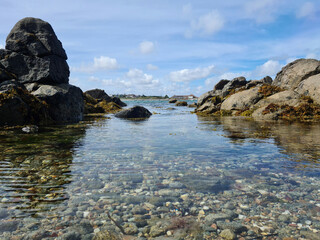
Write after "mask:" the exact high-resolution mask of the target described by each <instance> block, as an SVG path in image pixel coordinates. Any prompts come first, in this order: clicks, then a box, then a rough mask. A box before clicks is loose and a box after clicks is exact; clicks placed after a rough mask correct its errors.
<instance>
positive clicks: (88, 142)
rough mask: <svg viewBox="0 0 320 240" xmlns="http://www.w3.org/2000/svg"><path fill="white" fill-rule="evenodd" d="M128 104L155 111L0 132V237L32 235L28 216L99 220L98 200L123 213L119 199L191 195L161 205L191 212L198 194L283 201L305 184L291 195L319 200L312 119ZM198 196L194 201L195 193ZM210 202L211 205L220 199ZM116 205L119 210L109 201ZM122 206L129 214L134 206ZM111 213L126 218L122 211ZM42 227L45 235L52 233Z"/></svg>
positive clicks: (318, 135)
mask: <svg viewBox="0 0 320 240" xmlns="http://www.w3.org/2000/svg"><path fill="white" fill-rule="evenodd" d="M127 103H128V105H129V106H128V107H130V106H133V105H136V104H139V105H143V106H145V107H146V108H148V109H149V110H150V111H151V112H153V113H154V114H153V116H151V117H150V119H148V120H144V121H130V120H122V119H116V118H115V117H114V116H112V115H110V118H107V119H105V118H103V119H98V120H87V121H85V122H84V123H82V124H80V125H70V126H58V127H46V128H41V129H40V132H39V133H37V134H30V135H27V134H23V133H21V132H19V131H4V130H3V131H0V236H1V234H3V236H9V235H10V234H13V235H14V234H20V235H23V234H24V233H25V234H27V233H28V234H30V232H32V231H36V230H38V229H39V226H38V227H36V228H35V229H31V228H30V227H28V223H30V222H32V221H33V220H34V219H46V221H47V222H45V220H43V222H42V223H41V227H42V228H45V229H47V230H48V231H49V232H50V231H52V229H50V224H52V222H50V221H49V220H48V219H52V221H53V222H54V221H61V219H68V221H71V220H72V221H73V223H76V222H77V221H80V220H81V219H85V218H87V219H91V220H95V221H96V225H97V226H101V225H103V224H105V221H106V219H107V217H106V216H104V217H101V214H103V211H100V210H101V204H100V205H99V207H97V206H95V203H97V202H99V203H102V202H103V201H104V202H103V203H104V205H106V204H109V205H110V207H108V208H107V209H108V210H109V212H113V211H118V212H119V210H120V212H121V209H122V208H121V207H123V206H124V204H122V203H127V205H129V204H137V205H140V206H141V205H142V204H143V203H144V202H148V201H149V200H150V199H152V198H154V197H155V196H160V197H162V195H163V196H165V197H166V202H168V201H169V202H170V200H172V199H173V200H174V201H180V202H181V201H182V200H181V198H179V196H180V195H183V194H186V193H187V194H190V199H191V202H190V204H189V205H188V208H189V209H186V207H183V206H181V207H180V208H178V207H173V208H172V209H170V207H168V208H169V210H170V211H169V210H168V211H169V212H170V213H175V214H176V215H179V214H180V215H183V214H185V213H186V212H188V214H190V211H191V210H190V209H191V208H192V207H195V208H197V210H196V212H195V213H194V215H195V216H197V217H198V216H199V214H201V212H200V211H201V207H203V205H206V204H204V203H201V204H200V203H199V205H197V204H198V202H203V201H202V200H201V198H202V199H205V200H206V199H210V198H209V197H208V198H206V197H207V196H213V197H219V196H220V195H219V194H227V193H228V192H232V191H238V190H239V189H241V191H242V192H243V193H247V194H249V193H252V192H254V191H255V193H257V192H256V191H257V190H259V191H267V192H270V193H273V194H274V195H277V194H278V195H279V196H278V195H277V197H278V199H281V196H282V195H281V194H282V193H283V192H285V191H288V192H289V191H290V192H294V191H295V189H296V188H298V186H300V187H301V186H313V187H312V189H310V190H308V191H309V193H310V192H311V193H312V194H313V195H312V194H311V195H310V194H308V191H307V190H306V191H307V192H306V194H305V195H302V196H299V199H300V200H304V201H305V202H307V203H310V204H313V205H314V207H315V208H316V207H320V204H319V198H320V197H319V194H320V190H319V185H317V184H318V183H319V177H320V168H319V167H320V141H319V139H320V125H319V124H297V123H295V124H288V123H287V124H286V123H265V122H255V121H251V120H245V119H239V118H232V117H224V118H206V117H198V116H197V115H195V114H191V113H190V111H192V110H193V109H190V108H187V107H175V106H174V105H172V104H168V103H167V101H156V100H153V101H128V102H127ZM173 108H174V109H173ZM295 183H297V184H295ZM161 190H168V191H167V193H166V194H162V193H161V192H160V191H161ZM169 190H170V191H169ZM299 191H300V190H299ZM159 192H160V193H159ZM162 192H163V193H164V191H162ZM263 193H264V192H263ZM170 194H172V196H171V195H170ZM199 194H200V195H199ZM232 194H235V193H234V192H233V193H232ZM284 194H285V193H284ZM314 194H315V195H314ZM196 195H198V196H200V199H199V198H198V199H194V200H193V199H192V196H196ZM280 195H281V196H280ZM221 196H225V195H221ZM307 196H308V197H307ZM231 198H233V197H231ZM283 198H285V197H283ZM173 200H172V201H173ZM150 201H151V200H150ZM197 201H198V202H197ZM208 201H209V200H208ZM210 201H211V200H210ZM212 201H213V203H212V204H211V203H210V202H209V203H210V204H211V205H210V206H209V208H210V209H213V208H214V206H213V204H214V203H215V201H219V199H218V200H212ZM233 201H235V199H234V200H233ZM271 202H272V200H271ZM209 203H208V204H209ZM117 204H119V206H120V207H115V208H113V207H112V206H114V205H117ZM121 204H122V205H121ZM235 204H236V203H235ZM160 205H161V203H160ZM123 208H124V209H125V210H126V211H125V212H126V214H127V215H128V216H127V219H130V216H131V215H130V214H131V213H130V209H131V208H132V206H129V207H123ZM222 208H223V207H221V208H220V210H221V211H222V210H223V209H222ZM241 208H242V207H241ZM301 208H302V207H301ZM122 210H123V209H122ZM282 210H283V211H285V210H289V211H290V209H284V208H283V209H282ZM282 210H281V209H279V210H278V211H279V212H281V211H282ZM123 211H124V210H123ZM174 211H175V212H174ZM209 211H210V210H209ZM240 211H241V209H240ZM199 212H200V213H199ZM319 212H320V210H319ZM116 214H117V212H115V215H116ZM205 214H206V213H205ZM250 214H259V213H257V212H254V213H250V212H248V214H247V216H249V215H250ZM279 214H281V213H279ZM119 215H120V217H122V218H123V222H125V221H126V215H125V214H123V213H122V214H121V213H119ZM100 217H101V219H100ZM308 219H309V220H310V221H312V222H314V221H318V220H320V219H319V216H318V215H309V216H308V217H306V218H304V219H303V221H306V220H308ZM13 220H14V221H15V223H16V225H17V226H18V227H13V228H12V229H7V230H6V229H2V230H1V226H2V225H1V221H2V222H8V221H9V222H10V221H13ZM99 221H100V222H99ZM299 221H302V220H301V219H299V220H297V222H299ZM55 224H57V223H54V226H56V225H55ZM303 224H304V223H303ZM67 227H68V226H66V227H65V228H67ZM55 229H57V227H55ZM58 230H59V231H62V232H63V228H59V229H58ZM58 230H57V231H58ZM8 232H9V233H10V234H9V233H8ZM6 234H9V235H6ZM50 234H51V235H50ZM50 234H49V235H48V236H46V237H48V238H50V236H51V237H56V236H57V233H55V234H54V233H53V232H50ZM60 234H61V233H60ZM91 234H92V233H91ZM8 239H9V238H8Z"/></svg>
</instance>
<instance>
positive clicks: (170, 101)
mask: <svg viewBox="0 0 320 240" xmlns="http://www.w3.org/2000/svg"><path fill="white" fill-rule="evenodd" d="M177 101H178V100H177V99H170V100H169V103H176V102H177Z"/></svg>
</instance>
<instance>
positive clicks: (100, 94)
mask: <svg viewBox="0 0 320 240" xmlns="http://www.w3.org/2000/svg"><path fill="white" fill-rule="evenodd" d="M85 94H88V95H89V96H90V97H93V98H94V99H96V100H97V101H98V102H99V101H102V100H105V101H106V102H114V103H116V104H118V105H119V106H121V107H125V106H127V104H126V103H124V102H122V101H121V100H120V98H118V97H110V96H109V95H108V94H107V93H106V92H105V91H104V90H102V89H92V90H88V91H86V92H85Z"/></svg>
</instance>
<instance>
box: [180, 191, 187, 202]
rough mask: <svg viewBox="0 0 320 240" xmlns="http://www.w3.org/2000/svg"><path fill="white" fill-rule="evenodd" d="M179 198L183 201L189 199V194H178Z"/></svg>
mask: <svg viewBox="0 0 320 240" xmlns="http://www.w3.org/2000/svg"><path fill="white" fill-rule="evenodd" d="M180 198H181V199H182V200H183V201H186V200H188V199H189V194H188V193H186V194H183V195H181V196H180Z"/></svg>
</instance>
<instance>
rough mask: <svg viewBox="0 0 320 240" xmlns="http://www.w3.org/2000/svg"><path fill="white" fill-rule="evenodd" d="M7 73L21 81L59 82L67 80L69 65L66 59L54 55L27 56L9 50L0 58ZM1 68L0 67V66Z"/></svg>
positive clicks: (0, 62)
mask: <svg viewBox="0 0 320 240" xmlns="http://www.w3.org/2000/svg"><path fill="white" fill-rule="evenodd" d="M0 64H1V65H2V66H3V67H4V68H5V70H6V73H7V75H9V76H11V78H12V76H13V77H14V78H15V79H17V80H18V81H19V82H21V83H32V82H38V83H47V84H59V83H68V82H69V75H70V71H69V66H68V64H67V62H66V60H64V59H62V58H61V57H58V56H56V55H49V56H45V57H41V58H40V57H36V56H27V55H23V54H21V53H17V52H11V53H9V52H8V54H7V55H6V57H5V58H1V59H0ZM0 69H1V67H0Z"/></svg>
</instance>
